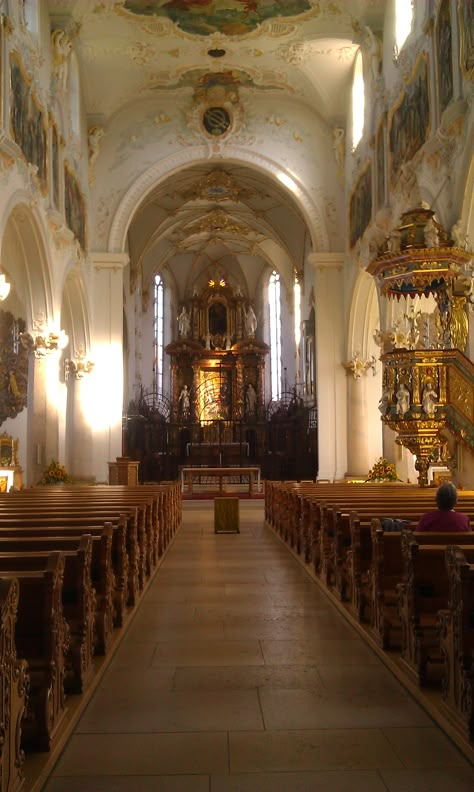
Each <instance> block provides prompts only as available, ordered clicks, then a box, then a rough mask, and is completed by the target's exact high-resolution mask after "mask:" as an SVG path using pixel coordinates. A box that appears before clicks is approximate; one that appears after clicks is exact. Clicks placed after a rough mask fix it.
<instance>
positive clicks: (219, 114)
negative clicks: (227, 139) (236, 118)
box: [202, 107, 231, 137]
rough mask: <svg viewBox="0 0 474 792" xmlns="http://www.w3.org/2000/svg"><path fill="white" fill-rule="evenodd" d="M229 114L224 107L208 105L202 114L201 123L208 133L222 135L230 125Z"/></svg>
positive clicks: (214, 135) (215, 135)
mask: <svg viewBox="0 0 474 792" xmlns="http://www.w3.org/2000/svg"><path fill="white" fill-rule="evenodd" d="M230 122H231V118H230V114H229V113H228V111H227V110H226V109H225V107H208V108H207V109H206V110H205V111H204V114H203V117H202V124H203V127H204V129H205V130H206V132H207V133H208V135H212V136H213V137H218V136H219V135H224V134H225V133H226V132H227V130H228V129H229V127H230Z"/></svg>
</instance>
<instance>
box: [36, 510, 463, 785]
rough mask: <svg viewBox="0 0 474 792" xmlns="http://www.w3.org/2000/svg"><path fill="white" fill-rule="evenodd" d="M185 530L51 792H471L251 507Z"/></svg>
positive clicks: (190, 522) (190, 518)
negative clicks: (233, 529)
mask: <svg viewBox="0 0 474 792" xmlns="http://www.w3.org/2000/svg"><path fill="white" fill-rule="evenodd" d="M212 509H213V504H212V502H209V501H190V502H185V503H184V504H183V510H184V514H183V526H182V528H181V530H180V531H179V533H178V535H177V537H176V539H175V542H174V544H173V545H172V547H171V549H170V550H169V552H168V555H167V556H166V558H165V560H164V562H163V564H162V566H161V567H160V569H159V571H158V573H157V575H156V577H155V579H154V581H153V582H152V584H151V586H150V588H149V590H148V592H147V594H146V596H145V597H144V599H143V602H142V603H141V605H140V607H139V609H138V611H137V613H136V616H135V618H134V620H133V622H132V623H131V625H130V627H129V629H128V632H127V634H126V635H125V637H124V640H123V641H122V643H121V645H120V647H119V648H118V651H117V653H116V655H115V657H114V659H113V661H112V663H111V665H110V667H109V669H108V670H107V672H106V673H105V675H104V677H103V679H102V681H101V684H100V686H99V688H98V690H97V692H96V693H95V695H94V697H93V699H92V700H91V702H90V704H89V706H88V708H87V710H86V711H85V713H84V715H83V717H82V719H81V720H80V722H79V724H78V727H77V728H76V730H75V732H74V735H73V736H72V738H71V740H70V741H69V743H68V745H67V746H66V749H65V751H64V753H63V755H62V757H61V758H60V760H59V762H58V764H57V765H56V767H55V769H54V772H53V775H52V777H51V778H50V780H49V782H48V783H47V785H46V787H45V792H59V791H61V792H66V791H67V792H79V791H80V792H86V791H87V792H129V791H130V792H132V791H133V792H156V791H157V790H158V791H159V792H359V790H360V792H387V790H389V791H390V792H425V791H426V792H428V791H429V792H438V791H439V792H441V790H443V792H444V790H445V789H446V788H449V790H450V792H470V790H472V789H473V788H474V771H473V770H472V768H471V767H470V766H469V765H468V763H467V762H466V760H465V759H464V758H463V757H462V755H461V754H460V753H459V752H458V751H457V749H456V748H455V747H454V746H453V745H452V744H451V742H450V741H449V740H448V738H447V737H445V736H444V734H443V733H442V732H441V731H440V730H439V729H438V728H437V727H436V726H434V725H433V723H432V721H431V720H430V719H429V718H428V716H427V715H426V714H425V713H424V712H423V711H422V710H421V709H420V708H419V707H418V705H417V704H415V702H414V701H412V699H411V698H410V697H409V695H408V694H407V693H406V692H405V691H404V690H403V688H402V687H400V685H399V684H398V683H397V682H396V681H395V680H394V679H393V678H392V676H391V675H390V673H389V672H388V671H387V670H386V669H385V667H384V666H383V665H382V663H381V662H380V660H379V659H378V658H377V656H376V655H374V654H373V653H372V652H371V651H370V649H369V648H368V647H366V645H365V644H364V643H363V641H362V639H361V638H359V637H358V635H357V634H356V632H355V631H354V630H353V629H352V628H351V626H350V625H349V624H348V623H346V621H345V620H344V618H343V617H342V616H341V615H340V614H339V613H338V612H337V610H336V609H335V608H334V607H333V606H332V604H331V603H330V602H329V601H328V599H327V598H326V596H325V595H324V593H323V592H322V591H320V590H319V588H318V586H317V584H316V583H315V582H314V581H313V580H311V578H310V577H309V576H307V575H306V573H305V571H304V570H303V569H302V568H301V566H300V565H299V564H298V562H297V561H296V560H295V559H294V558H293V557H292V556H291V555H290V553H289V552H288V551H287V550H286V548H285V547H284V546H283V545H282V544H281V543H280V542H279V540H278V539H277V538H275V537H274V536H273V534H272V533H271V532H270V531H269V530H268V529H266V528H265V527H264V525H263V501H240V519H241V533H240V534H232V535H229V534H219V535H215V534H214V529H213V510H212Z"/></svg>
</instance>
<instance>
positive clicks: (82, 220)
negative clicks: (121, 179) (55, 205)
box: [64, 162, 87, 251]
mask: <svg viewBox="0 0 474 792" xmlns="http://www.w3.org/2000/svg"><path fill="white" fill-rule="evenodd" d="M64 213H65V215H66V223H67V225H68V227H69V228H70V229H71V231H72V232H73V234H74V236H75V237H76V239H77V241H78V242H79V244H80V246H81V248H82V250H84V251H85V250H87V245H86V241H87V240H86V205H85V201H84V196H83V194H82V192H81V189H80V187H79V184H78V181H77V178H76V174H75V173H74V171H73V170H72V168H71V167H70V166H69V164H68V163H67V162H65V163H64Z"/></svg>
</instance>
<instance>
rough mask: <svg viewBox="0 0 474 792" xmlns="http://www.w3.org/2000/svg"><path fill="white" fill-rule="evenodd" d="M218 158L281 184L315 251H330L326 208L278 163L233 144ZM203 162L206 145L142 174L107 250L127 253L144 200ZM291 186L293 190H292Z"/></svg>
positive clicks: (118, 212)
mask: <svg viewBox="0 0 474 792" xmlns="http://www.w3.org/2000/svg"><path fill="white" fill-rule="evenodd" d="M219 159H220V160H222V159H225V160H226V161H229V162H236V163H240V164H242V165H247V166H249V167H252V168H254V169H255V170H258V171H260V172H261V173H262V174H264V175H266V176H268V177H269V178H270V179H273V180H275V181H278V182H280V184H282V186H283V188H284V189H286V190H287V192H288V193H289V194H290V195H291V196H292V197H293V199H294V200H295V201H296V202H297V204H298V206H299V208H300V209H301V211H302V213H303V216H304V217H305V220H306V222H307V224H308V229H309V231H310V235H311V241H312V246H313V250H320V251H326V250H328V249H329V235H328V230H327V227H326V222H325V220H324V219H323V217H324V211H323V208H322V207H319V206H317V205H316V204H315V203H314V201H313V200H312V199H311V198H310V196H309V194H308V191H307V189H306V187H305V186H304V185H302V184H300V183H297V182H296V181H295V180H294V179H293V178H292V177H291V178H290V177H288V176H287V175H286V174H285V173H284V172H282V169H281V166H280V165H279V164H278V163H277V162H275V161H274V160H271V159H270V158H268V157H263V156H262V155H261V154H257V153H255V152H252V151H248V150H246V149H244V148H241V147H240V146H230V145H229V146H225V147H223V148H222V149H221V150H220V151H219ZM204 161H209V150H208V148H207V147H205V146H197V147H194V148H190V149H187V150H186V151H183V152H180V153H179V154H173V156H171V157H168V158H166V159H163V160H160V161H159V162H157V163H156V164H155V165H153V166H152V167H151V168H148V170H146V171H145V172H144V173H142V174H141V175H140V176H139V177H138V178H137V179H136V180H135V181H134V183H133V184H132V185H131V187H130V188H129V189H128V190H127V192H126V193H125V195H124V196H123V197H122V199H121V201H120V204H119V206H118V208H117V210H116V212H115V214H114V216H113V218H112V223H111V226H110V231H109V238H108V251H109V252H111V253H117V252H123V251H125V250H126V235H127V230H128V227H129V225H130V222H131V220H132V218H133V216H134V214H135V212H136V210H137V209H138V207H139V206H140V204H141V203H142V201H143V199H144V198H145V197H146V195H148V194H149V193H150V192H151V191H152V190H153V189H154V188H155V187H156V186H157V184H158V183H159V182H160V181H162V180H163V179H165V178H166V177H168V176H171V175H172V174H173V173H176V172H177V171H180V170H182V169H183V168H186V167H190V166H192V165H197V164H199V163H202V162H204ZM291 187H293V188H294V189H290V188H291Z"/></svg>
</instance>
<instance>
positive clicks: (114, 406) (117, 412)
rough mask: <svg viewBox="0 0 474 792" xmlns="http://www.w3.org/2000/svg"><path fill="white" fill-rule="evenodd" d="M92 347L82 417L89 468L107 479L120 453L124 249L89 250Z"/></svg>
mask: <svg viewBox="0 0 474 792" xmlns="http://www.w3.org/2000/svg"><path fill="white" fill-rule="evenodd" d="M90 259H91V263H92V272H93V275H92V283H91V289H90V294H91V295H92V330H93V332H92V349H91V356H92V357H93V359H94V361H95V368H94V371H93V372H92V374H91V375H90V376H91V381H90V383H88V385H89V386H92V389H93V394H92V395H93V398H92V399H90V400H89V405H88V414H87V416H86V420H87V421H88V422H89V424H90V425H91V427H92V428H93V439H94V442H93V458H92V467H93V472H94V474H95V476H96V478H97V480H98V481H99V482H107V481H108V476H109V471H108V464H107V463H108V462H111V461H112V462H113V461H114V460H115V459H116V457H117V456H121V455H122V413H123V382H124V372H123V270H124V268H125V267H126V266H127V264H128V261H129V257H128V255H127V254H125V253H91V255H90Z"/></svg>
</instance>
